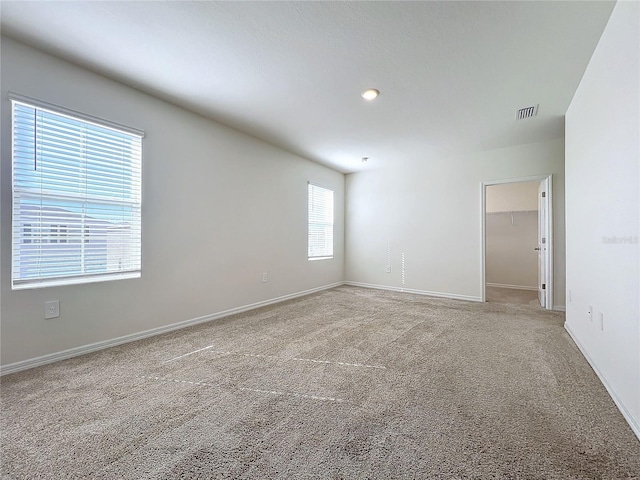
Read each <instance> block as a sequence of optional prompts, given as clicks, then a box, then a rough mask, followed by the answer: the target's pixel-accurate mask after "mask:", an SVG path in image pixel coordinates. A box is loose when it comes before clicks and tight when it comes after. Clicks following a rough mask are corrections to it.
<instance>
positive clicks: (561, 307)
mask: <svg viewBox="0 0 640 480" xmlns="http://www.w3.org/2000/svg"><path fill="white" fill-rule="evenodd" d="M552 310H553V311H555V312H566V311H567V307H565V306H564V305H554V306H553V309H552Z"/></svg>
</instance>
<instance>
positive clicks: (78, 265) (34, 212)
mask: <svg viewBox="0 0 640 480" xmlns="http://www.w3.org/2000/svg"><path fill="white" fill-rule="evenodd" d="M12 119H13V222H12V286H13V288H14V289H19V288H35V287H42V286H50V285H64V284H71V283H86V282H94V281H102V280H112V279H116V278H133V277H139V276H140V269H141V163H142V136H141V135H138V134H133V133H130V132H127V131H124V130H119V129H117V128H114V127H113V126H111V125H109V126H107V125H102V124H99V123H96V122H92V121H87V120H86V119H83V118H80V117H74V116H73V115H69V114H67V113H66V112H65V113H62V112H58V111H54V110H50V109H47V108H42V107H41V106H36V105H31V104H29V103H25V102H22V101H18V100H15V99H14V100H12Z"/></svg>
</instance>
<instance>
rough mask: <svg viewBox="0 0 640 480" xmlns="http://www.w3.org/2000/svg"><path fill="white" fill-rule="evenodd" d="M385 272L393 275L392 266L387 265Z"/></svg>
mask: <svg viewBox="0 0 640 480" xmlns="http://www.w3.org/2000/svg"><path fill="white" fill-rule="evenodd" d="M384 271H385V272H387V273H391V265H387V268H385V269H384Z"/></svg>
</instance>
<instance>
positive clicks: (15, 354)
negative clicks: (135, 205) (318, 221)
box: [0, 38, 344, 365]
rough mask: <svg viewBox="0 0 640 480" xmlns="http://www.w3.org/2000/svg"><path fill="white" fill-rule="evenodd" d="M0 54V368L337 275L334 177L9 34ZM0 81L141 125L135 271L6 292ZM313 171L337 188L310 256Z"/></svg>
mask: <svg viewBox="0 0 640 480" xmlns="http://www.w3.org/2000/svg"><path fill="white" fill-rule="evenodd" d="M1 61H2V79H1V80H2V84H1V85H2V90H1V98H0V101H1V122H2V131H1V132H2V163H1V172H2V178H1V183H0V188H1V192H0V198H1V199H2V210H1V222H0V227H1V234H0V236H1V239H2V254H1V256H2V273H1V276H0V293H1V295H2V298H1V300H2V301H1V315H2V359H1V363H2V365H7V364H11V363H14V362H19V361H23V360H26V359H32V358H34V357H39V356H43V355H47V354H52V353H55V352H60V351H62V350H65V349H72V348H75V347H79V346H82V345H87V344H91V343H94V342H102V341H105V340H108V339H113V338H115V337H119V336H124V335H129V334H132V333H135V332H141V331H145V330H149V329H153V328H157V327H162V326H166V325H170V324H173V323H176V322H180V321H186V320H190V319H194V318H197V317H200V316H206V315H210V314H215V313H217V312H222V311H225V310H228V309H232V308H236V307H241V306H245V305H249V304H253V303H257V302H261V301H266V300H269V299H274V298H277V297H280V296H284V295H288V294H293V293H296V292H300V291H306V290H309V289H314V288H318V287H322V286H325V285H330V284H333V283H335V282H341V281H342V279H343V276H344V245H343V238H344V208H343V205H344V175H342V174H341V173H338V172H336V171H333V170H331V169H328V168H326V167H323V166H320V165H318V164H316V163H313V162H310V161H307V160H304V159H302V158H300V157H297V156H295V155H292V154H290V153H287V152H284V151H282V150H280V149H278V148H275V147H273V146H271V145H268V144H266V143H263V142H261V141H258V140H255V139H253V138H251V137H248V136H246V135H244V134H241V133H239V132H237V131H235V130H232V129H229V128H226V127H224V126H221V125H219V124H216V123H214V122H212V121H210V120H207V119H205V118H203V117H200V116H198V115H195V114H192V113H190V112H188V111H186V110H183V109H181V108H178V107H176V106H173V105H170V104H168V103H165V102H163V101H160V100H158V99H155V98H153V97H151V96H148V95H146V94H143V93H141V92H139V91H136V90H134V89H131V88H128V87H125V86H123V85H121V84H118V83H116V82H113V81H111V80H108V79H106V78H104V77H101V76H99V75H96V74H94V73H91V72H89V71H86V70H83V69H81V68H78V67H75V66H73V65H71V64H68V63H66V62H63V61H61V60H58V59H56V58H54V57H51V56H49V55H46V54H43V53H41V52H38V51H36V50H33V49H31V48H29V47H26V46H24V45H22V44H19V43H16V42H14V41H13V40H10V39H7V38H2V58H1ZM8 91H13V92H15V93H19V94H22V95H27V96H30V97H35V98H37V99H40V100H43V101H46V102H49V103H54V104H58V105H62V106H64V107H67V108H70V109H74V110H77V111H81V112H84V113H88V114H91V115H95V116H98V117H102V118H105V119H109V120H112V121H114V122H118V123H122V124H125V125H130V126H132V127H136V128H140V129H143V130H145V131H146V137H145V139H144V144H143V249H142V262H143V270H142V278H140V279H136V280H125V281H112V282H104V283H95V284H88V285H82V286H69V287H55V288H43V289H36V290H21V291H12V290H11V278H10V277H11V276H10V265H11V252H10V248H9V245H10V240H11V224H10V222H11V131H10V126H11V120H10V118H11V117H10V102H9V100H8V99H7V92H8ZM309 180H311V181H314V182H317V183H319V184H320V185H326V186H328V187H330V188H333V189H335V192H336V228H335V237H336V240H335V258H334V259H333V260H324V261H314V262H309V261H308V260H307V227H306V221H307V181H309ZM262 272H268V274H269V281H268V283H262V282H261V273H262ZM53 299H59V300H60V312H61V316H60V318H58V319H55V320H47V321H45V320H44V318H43V316H44V302H45V301H46V300H53Z"/></svg>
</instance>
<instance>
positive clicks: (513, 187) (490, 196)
mask: <svg viewBox="0 0 640 480" xmlns="http://www.w3.org/2000/svg"><path fill="white" fill-rule="evenodd" d="M539 186H540V181H534V182H516V183H502V184H500V185H489V186H488V187H487V198H486V204H485V208H486V210H487V212H517V211H527V210H538V187H539Z"/></svg>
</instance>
